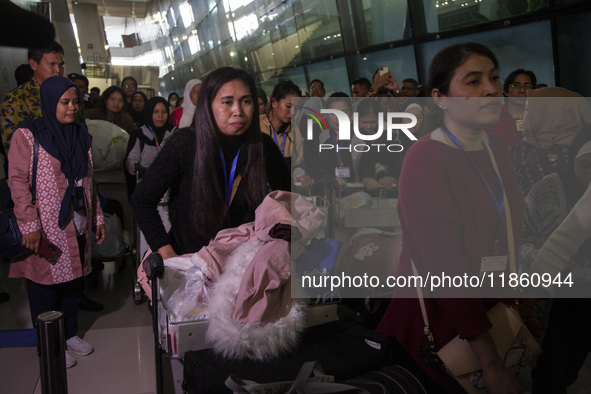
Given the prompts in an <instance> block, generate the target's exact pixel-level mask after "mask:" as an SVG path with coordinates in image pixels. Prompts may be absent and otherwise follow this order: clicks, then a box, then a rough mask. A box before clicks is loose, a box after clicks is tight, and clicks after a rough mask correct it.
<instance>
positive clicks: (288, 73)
mask: <svg viewBox="0 0 591 394" xmlns="http://www.w3.org/2000/svg"><path fill="white" fill-rule="evenodd" d="M284 79H289V80H291V81H292V82H293V83H295V84H296V85H298V87H299V88H300V89H301V90H302V94H306V91H307V90H308V89H307V88H306V73H305V70H304V67H303V66H300V67H290V68H284V69H283V70H282V71H281V73H280V74H279V80H280V81H282V80H284ZM277 82H279V81H277Z"/></svg>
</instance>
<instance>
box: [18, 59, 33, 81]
mask: <svg viewBox="0 0 591 394" xmlns="http://www.w3.org/2000/svg"><path fill="white" fill-rule="evenodd" d="M31 78H33V69H32V68H31V65H30V64H29V63H25V64H21V65H20V66H18V67H17V68H16V70H14V79H16V84H17V86H20V85H22V84H23V83H25V82H29V81H30V80H31Z"/></svg>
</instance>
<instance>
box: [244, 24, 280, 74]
mask: <svg viewBox="0 0 591 394" xmlns="http://www.w3.org/2000/svg"><path fill="white" fill-rule="evenodd" d="M260 22H261V25H260V27H261V28H260V29H259V34H256V35H255V36H253V37H251V38H250V39H248V41H247V42H242V43H241V44H243V45H245V46H247V45H248V46H250V48H251V51H252V52H251V58H252V63H253V64H252V67H253V68H254V69H255V70H257V71H262V72H265V71H269V70H275V69H276V68H277V66H276V65H275V57H274V54H273V45H272V44H271V30H269V26H268V24H269V23H270V21H268V20H267V19H266V18H263V19H261V20H260ZM247 43H248V44H247Z"/></svg>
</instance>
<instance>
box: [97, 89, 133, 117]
mask: <svg viewBox="0 0 591 394" xmlns="http://www.w3.org/2000/svg"><path fill="white" fill-rule="evenodd" d="M115 92H117V93H119V94H120V95H121V98H123V101H124V102H125V98H126V97H127V96H126V95H125V92H124V91H123V89H121V88H120V87H119V86H115V85H113V86H109V87H108V88H107V89H105V91H104V92H103V94H102V96H101V105H102V107H103V109H104V110H105V111H106V110H107V100H108V99H109V97H110V96H111V95H112V94H113V93H115ZM123 110H125V106H124V107H123Z"/></svg>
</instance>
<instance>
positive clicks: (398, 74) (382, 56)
mask: <svg viewBox="0 0 591 394" xmlns="http://www.w3.org/2000/svg"><path fill="white" fill-rule="evenodd" d="M379 67H388V69H389V70H390V71H391V72H392V75H394V78H395V79H396V81H397V82H398V85H402V80H404V79H406V78H413V79H416V80H418V79H419V78H418V76H417V67H416V62H415V55H414V49H413V47H412V46H411V45H409V46H405V47H400V48H392V49H386V50H383V51H376V52H370V53H364V54H360V55H356V56H355V58H354V68H355V79H357V78H361V77H364V78H367V79H369V80H370V81H373V74H374V73H375V72H376V70H377V69H378V68H379ZM349 91H350V89H349V90H348V91H347V92H349Z"/></svg>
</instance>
